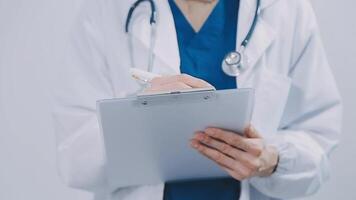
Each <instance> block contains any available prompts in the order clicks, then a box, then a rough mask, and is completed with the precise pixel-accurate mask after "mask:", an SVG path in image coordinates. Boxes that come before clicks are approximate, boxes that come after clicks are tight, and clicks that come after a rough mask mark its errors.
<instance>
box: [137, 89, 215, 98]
mask: <svg viewBox="0 0 356 200" xmlns="http://www.w3.org/2000/svg"><path fill="white" fill-rule="evenodd" d="M214 91H216V90H215V88H193V89H185V90H168V91H159V92H141V93H138V94H137V97H138V98H140V97H152V96H158V95H177V94H185V93H195V92H214Z"/></svg>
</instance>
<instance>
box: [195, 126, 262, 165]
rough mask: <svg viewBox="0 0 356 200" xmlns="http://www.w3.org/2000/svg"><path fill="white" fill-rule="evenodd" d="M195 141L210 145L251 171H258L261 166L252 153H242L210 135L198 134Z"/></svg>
mask: <svg viewBox="0 0 356 200" xmlns="http://www.w3.org/2000/svg"><path fill="white" fill-rule="evenodd" d="M194 139H196V140H198V141H199V142H201V143H203V144H205V145H208V146H210V147H212V148H214V149H216V150H218V151H220V152H222V153H224V154H226V155H228V156H230V157H231V158H233V159H235V160H238V161H240V162H241V163H242V164H243V165H245V166H246V167H248V168H249V169H251V170H253V171H257V169H258V168H259V166H260V163H259V160H258V158H257V157H255V156H253V155H251V154H250V153H247V152H244V151H241V150H239V149H237V148H235V147H232V146H231V145H229V144H226V143H225V142H221V141H219V140H216V139H214V138H212V137H209V136H208V135H206V134H204V133H202V132H198V133H197V134H196V135H195V136H194Z"/></svg>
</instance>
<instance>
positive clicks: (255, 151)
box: [245, 139, 265, 157]
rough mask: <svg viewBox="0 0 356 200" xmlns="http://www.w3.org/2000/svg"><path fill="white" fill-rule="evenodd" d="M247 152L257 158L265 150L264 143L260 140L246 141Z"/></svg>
mask: <svg viewBox="0 0 356 200" xmlns="http://www.w3.org/2000/svg"><path fill="white" fill-rule="evenodd" d="M245 142H246V143H247V146H248V150H247V152H249V153H250V154H252V155H254V156H256V157H259V156H260V155H261V154H262V151H263V150H264V148H265V143H264V141H263V140H262V139H246V140H245Z"/></svg>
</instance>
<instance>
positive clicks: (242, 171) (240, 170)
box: [191, 139, 254, 179]
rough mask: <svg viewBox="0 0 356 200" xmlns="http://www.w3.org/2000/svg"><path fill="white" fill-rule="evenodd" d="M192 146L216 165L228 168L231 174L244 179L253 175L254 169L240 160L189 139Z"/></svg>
mask: <svg viewBox="0 0 356 200" xmlns="http://www.w3.org/2000/svg"><path fill="white" fill-rule="evenodd" d="M191 145H192V147H193V148H195V149H196V150H198V151H199V152H200V153H201V154H202V155H204V156H206V157H207V158H209V159H210V160H212V161H214V162H216V163H217V164H218V165H220V166H222V167H224V168H225V169H228V170H229V171H230V173H231V175H233V176H236V177H239V176H241V177H240V178H241V179H245V178H248V177H251V176H253V174H254V171H252V170H251V169H248V168H247V167H245V166H244V165H243V164H242V163H241V162H239V161H236V160H233V159H232V158H230V157H228V156H226V155H225V154H223V153H221V152H219V151H217V150H215V149H212V148H210V147H207V146H205V145H203V144H200V143H199V141H197V140H195V139H193V140H192V141H191Z"/></svg>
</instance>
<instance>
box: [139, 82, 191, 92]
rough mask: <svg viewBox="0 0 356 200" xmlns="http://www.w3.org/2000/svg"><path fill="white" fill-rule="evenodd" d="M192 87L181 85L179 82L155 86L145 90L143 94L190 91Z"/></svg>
mask: <svg viewBox="0 0 356 200" xmlns="http://www.w3.org/2000/svg"><path fill="white" fill-rule="evenodd" d="M191 88H192V87H190V86H188V85H186V84H184V83H181V82H173V83H167V84H164V85H155V86H152V87H149V88H146V89H145V92H158V91H169V90H185V89H191Z"/></svg>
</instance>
